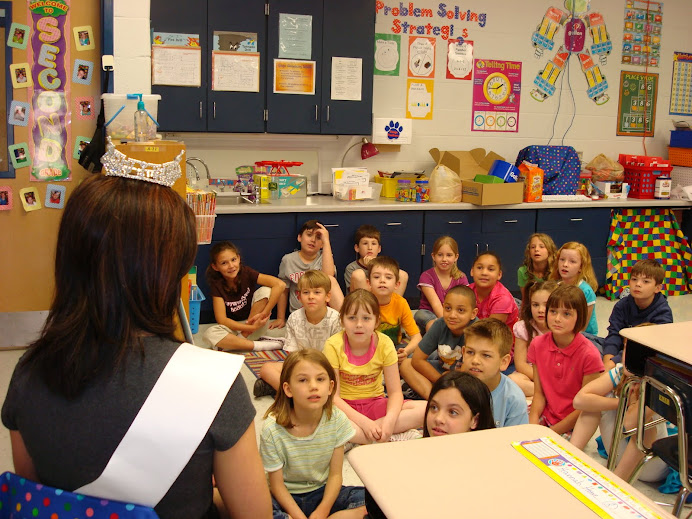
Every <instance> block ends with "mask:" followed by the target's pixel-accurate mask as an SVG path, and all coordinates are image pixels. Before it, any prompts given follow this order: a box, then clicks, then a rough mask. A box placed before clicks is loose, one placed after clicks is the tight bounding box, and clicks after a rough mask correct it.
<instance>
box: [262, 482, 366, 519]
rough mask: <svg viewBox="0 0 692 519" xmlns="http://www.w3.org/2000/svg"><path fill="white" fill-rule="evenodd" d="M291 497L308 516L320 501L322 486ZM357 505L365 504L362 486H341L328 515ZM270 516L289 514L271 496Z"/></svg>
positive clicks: (282, 517)
mask: <svg viewBox="0 0 692 519" xmlns="http://www.w3.org/2000/svg"><path fill="white" fill-rule="evenodd" d="M291 496H293V499H295V501H296V504H297V505H298V507H299V508H300V509H301V510H302V511H303V513H304V514H305V515H306V516H308V517H309V516H310V514H311V513H313V512H314V511H315V509H316V508H317V507H318V506H319V504H320V503H321V502H322V497H323V496H324V487H321V488H318V489H317V490H313V491H312V492H305V493H304V494H291ZM359 506H365V490H364V489H363V487H344V486H342V487H341V491H340V492H339V496H338V497H337V498H336V501H334V505H333V506H332V509H331V511H330V512H329V515H332V514H334V513H336V512H339V511H341V510H350V509H351V508H358V507H359ZM272 517H273V518H274V519H288V517H289V515H288V514H287V513H286V512H284V511H283V509H282V508H281V505H280V504H279V503H278V501H277V500H276V499H274V498H273V497H272Z"/></svg>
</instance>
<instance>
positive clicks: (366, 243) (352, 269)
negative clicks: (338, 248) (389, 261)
mask: <svg viewBox="0 0 692 519" xmlns="http://www.w3.org/2000/svg"><path fill="white" fill-rule="evenodd" d="M354 242H355V243H354V245H353V249H354V250H355V251H356V253H357V254H358V259H357V260H356V261H353V262H351V263H349V264H348V265H346V268H345V269H344V283H345V284H346V291H347V292H352V291H354V290H356V289H358V288H364V289H365V290H368V273H367V270H368V267H369V265H370V262H371V261H372V260H374V259H375V258H377V255H378V254H379V253H380V252H382V245H381V243H382V234H381V233H380V231H379V230H378V229H377V227H375V226H374V225H370V224H365V225H361V226H360V227H358V229H357V230H356V234H355V239H354ZM407 284H408V273H407V272H406V271H405V270H403V269H399V286H398V287H397V289H396V292H397V294H399V295H400V296H403V295H404V292H406V285H407Z"/></svg>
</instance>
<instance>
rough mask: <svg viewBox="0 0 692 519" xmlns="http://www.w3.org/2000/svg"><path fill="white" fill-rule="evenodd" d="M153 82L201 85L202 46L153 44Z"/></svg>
mask: <svg viewBox="0 0 692 519" xmlns="http://www.w3.org/2000/svg"><path fill="white" fill-rule="evenodd" d="M151 84H152V85H170V86H181V87H199V86H200V85H201V84H202V48H201V47H170V46H168V45H152V46H151Z"/></svg>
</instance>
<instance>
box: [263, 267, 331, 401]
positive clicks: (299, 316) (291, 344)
mask: <svg viewBox="0 0 692 519" xmlns="http://www.w3.org/2000/svg"><path fill="white" fill-rule="evenodd" d="M297 286H298V298H299V299H300V302H301V303H302V304H303V306H302V307H301V308H299V309H298V310H296V311H295V312H293V313H292V314H291V315H289V316H288V320H287V321H286V343H285V345H284V350H286V351H287V352H292V351H296V350H302V349H306V348H312V349H315V350H319V351H322V348H324V343H325V342H326V341H327V339H328V338H329V337H331V336H332V335H334V334H335V333H339V332H340V331H341V321H340V319H339V312H337V311H336V310H334V309H333V308H330V307H329V306H328V303H329V300H330V297H331V294H330V289H331V286H332V282H331V279H330V277H329V276H327V275H326V274H325V273H324V272H322V271H320V270H308V271H306V272H305V273H304V274H303V276H302V277H301V278H300V280H298V283H297ZM282 367H283V362H265V363H264V364H263V365H262V367H261V368H260V378H258V379H257V381H256V382H255V387H254V388H253V394H254V395H255V396H256V397H260V396H264V395H271V394H273V393H274V392H275V391H276V390H277V389H278V387H279V379H280V377H281V369H282Z"/></svg>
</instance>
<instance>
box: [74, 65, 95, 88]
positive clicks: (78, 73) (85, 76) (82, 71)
mask: <svg viewBox="0 0 692 519" xmlns="http://www.w3.org/2000/svg"><path fill="white" fill-rule="evenodd" d="M93 74H94V62H93V61H85V60H83V59H76V60H74V66H73V67H72V81H73V82H74V83H79V84H81V85H91V77H92V76H93Z"/></svg>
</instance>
